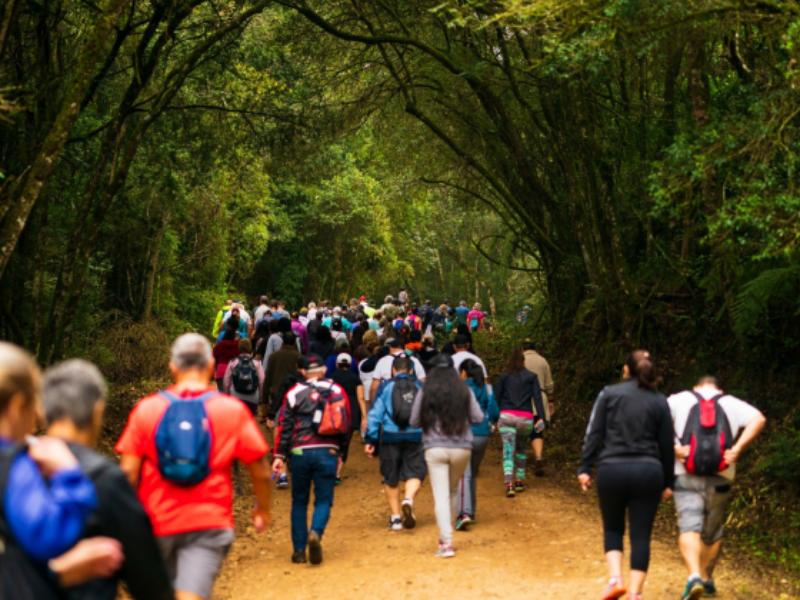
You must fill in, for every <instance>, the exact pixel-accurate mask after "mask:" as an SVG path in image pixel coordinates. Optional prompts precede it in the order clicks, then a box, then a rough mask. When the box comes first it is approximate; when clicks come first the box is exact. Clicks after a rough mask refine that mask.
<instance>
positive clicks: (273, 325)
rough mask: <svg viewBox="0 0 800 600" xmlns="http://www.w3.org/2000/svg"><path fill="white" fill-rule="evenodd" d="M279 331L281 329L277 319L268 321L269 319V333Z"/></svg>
mask: <svg viewBox="0 0 800 600" xmlns="http://www.w3.org/2000/svg"><path fill="white" fill-rule="evenodd" d="M280 331H281V326H280V323H279V322H278V319H270V321H269V332H270V334H272V333H280Z"/></svg>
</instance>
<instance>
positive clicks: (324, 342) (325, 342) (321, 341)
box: [309, 325, 336, 360]
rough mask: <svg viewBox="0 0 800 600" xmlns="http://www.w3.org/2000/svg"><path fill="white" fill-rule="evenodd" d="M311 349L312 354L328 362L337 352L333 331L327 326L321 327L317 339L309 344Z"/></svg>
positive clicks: (318, 329)
mask: <svg viewBox="0 0 800 600" xmlns="http://www.w3.org/2000/svg"><path fill="white" fill-rule="evenodd" d="M309 348H310V349H311V354H316V355H317V356H319V357H321V358H322V360H327V358H328V357H329V356H330V355H331V354H333V353H334V352H335V351H336V343H335V342H334V341H333V336H331V330H330V329H328V328H327V327H326V326H325V325H320V326H319V328H317V337H316V339H314V340H312V342H311V344H309Z"/></svg>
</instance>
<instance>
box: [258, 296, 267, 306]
mask: <svg viewBox="0 0 800 600" xmlns="http://www.w3.org/2000/svg"><path fill="white" fill-rule="evenodd" d="M258 302H259V304H266V303H267V302H269V298H267V297H266V296H261V297H260V298H259V299H258Z"/></svg>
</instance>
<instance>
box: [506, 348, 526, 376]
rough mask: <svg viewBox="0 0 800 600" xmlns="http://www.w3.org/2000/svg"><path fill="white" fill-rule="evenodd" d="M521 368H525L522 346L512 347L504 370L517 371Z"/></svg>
mask: <svg viewBox="0 0 800 600" xmlns="http://www.w3.org/2000/svg"><path fill="white" fill-rule="evenodd" d="M523 369H525V355H524V354H523V353H522V348H514V351H513V352H512V353H511V356H510V357H509V359H508V364H506V371H507V372H509V373H519V372H520V371H522V370H523Z"/></svg>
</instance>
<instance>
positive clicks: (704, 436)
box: [681, 391, 733, 475]
mask: <svg viewBox="0 0 800 600" xmlns="http://www.w3.org/2000/svg"><path fill="white" fill-rule="evenodd" d="M692 393H693V394H694V395H695V396H696V397H697V404H695V405H694V406H693V407H692V409H691V410H690V411H689V416H688V417H687V419H686V428H685V429H684V430H683V436H682V437H681V444H683V445H684V446H689V456H688V457H687V458H686V463H685V466H686V470H687V471H688V472H689V473H692V474H693V475H716V474H717V473H720V472H722V471H724V470H725V469H727V468H728V463H727V462H725V451H726V450H729V449H730V448H731V446H733V434H732V432H731V425H730V423H729V422H728V417H727V415H726V414H725V411H724V410H723V409H722V407H721V406H720V405H719V400H720V398H722V397H723V396H724V395H725V394H718V395H716V396H714V397H713V398H709V399H708V400H706V399H705V398H704V397H703V396H701V395H700V394H698V393H697V392H695V391H692Z"/></svg>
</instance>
